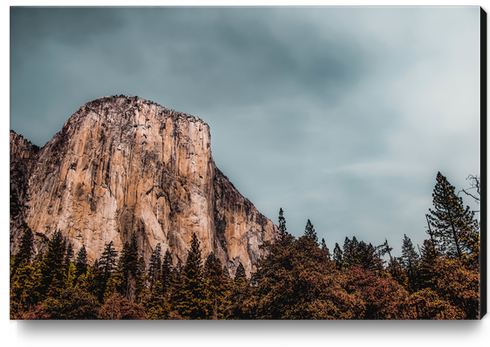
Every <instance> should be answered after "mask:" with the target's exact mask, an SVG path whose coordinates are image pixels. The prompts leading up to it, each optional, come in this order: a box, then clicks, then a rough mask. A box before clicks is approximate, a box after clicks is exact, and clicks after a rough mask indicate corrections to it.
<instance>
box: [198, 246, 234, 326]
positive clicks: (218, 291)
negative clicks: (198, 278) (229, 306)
mask: <svg viewBox="0 0 490 347" xmlns="http://www.w3.org/2000/svg"><path fill="white" fill-rule="evenodd" d="M204 275H205V285H206V287H205V289H206V294H207V301H208V303H207V306H208V307H207V311H208V312H209V314H210V318H212V319H219V318H222V317H223V311H224V307H225V306H226V304H225V302H224V301H225V298H226V295H227V291H228V285H229V283H228V279H227V278H226V277H225V275H224V273H223V266H222V265H221V261H220V260H219V258H217V257H216V256H215V255H214V253H213V252H211V253H210V254H209V256H208V257H207V259H206V262H205V264H204Z"/></svg>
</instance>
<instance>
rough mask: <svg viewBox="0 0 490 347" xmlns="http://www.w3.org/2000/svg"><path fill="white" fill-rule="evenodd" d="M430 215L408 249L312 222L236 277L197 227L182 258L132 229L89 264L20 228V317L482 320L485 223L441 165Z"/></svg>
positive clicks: (62, 241)
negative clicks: (324, 231) (37, 247)
mask: <svg viewBox="0 0 490 347" xmlns="http://www.w3.org/2000/svg"><path fill="white" fill-rule="evenodd" d="M433 205H434V206H433V209H429V213H428V214H427V215H426V217H427V222H428V230H427V236H428V237H427V239H426V240H425V241H424V243H423V245H422V246H421V247H417V249H416V248H415V246H414V245H413V243H412V241H411V240H410V238H409V237H407V236H406V235H405V236H404V238H403V244H402V250H401V256H399V257H396V256H393V255H392V251H393V249H392V248H391V247H390V246H389V244H388V241H387V240H385V242H384V243H383V244H381V245H378V246H373V245H372V244H371V243H365V242H364V241H359V240H357V238H356V237H352V239H350V238H348V237H346V238H345V241H344V243H343V245H339V244H338V243H336V244H335V247H334V249H333V252H330V250H329V249H328V247H327V245H326V242H325V240H324V239H322V240H321V241H320V240H318V236H317V233H316V231H315V229H314V226H313V224H312V223H311V221H310V220H308V221H307V223H306V226H305V231H304V234H303V235H302V236H301V237H298V238H296V237H294V236H293V235H291V234H290V233H288V232H287V228H286V219H285V217H284V211H283V210H282V209H280V210H279V219H278V227H279V232H280V233H279V237H278V239H277V240H275V242H265V243H264V244H263V245H262V246H261V247H262V249H264V250H265V251H266V252H265V254H266V256H264V257H262V258H261V259H259V260H258V261H257V263H256V264H254V265H255V267H254V271H253V272H252V274H251V276H249V277H248V276H247V275H246V273H245V269H244V267H243V265H242V264H239V266H238V268H237V270H236V272H235V274H233V276H231V275H230V274H229V273H228V270H227V267H226V266H225V267H223V265H222V264H221V262H220V260H219V259H218V258H217V257H216V256H215V255H214V254H213V253H210V254H209V256H207V258H206V259H205V260H203V259H202V253H201V249H200V243H199V240H198V238H197V236H196V234H193V235H192V239H191V243H190V248H189V251H188V254H187V258H186V261H185V263H184V264H181V263H180V262H179V263H177V264H173V263H172V257H171V254H170V252H169V251H168V250H167V251H166V252H165V254H163V255H162V250H161V246H160V244H158V245H157V246H156V247H155V249H154V250H153V253H152V254H151V258H150V261H149V263H148V264H145V262H144V261H143V258H142V257H141V254H140V250H139V249H138V245H137V242H136V237H135V236H134V235H133V237H132V238H131V242H128V243H125V244H124V246H123V249H122V250H121V252H120V254H119V253H118V252H117V251H116V250H115V249H114V246H113V242H110V243H108V244H106V246H105V249H104V251H103V252H102V254H100V256H99V257H98V258H97V259H96V260H95V262H94V264H93V265H89V264H88V259H87V252H86V249H85V247H84V246H82V247H81V248H80V250H79V251H78V252H77V254H76V255H75V254H74V252H73V246H72V244H71V243H70V242H69V240H67V239H66V238H65V237H63V235H62V232H60V231H56V232H54V233H53V235H52V237H51V238H50V240H49V241H48V245H47V250H46V252H45V253H44V254H43V253H38V254H34V248H33V234H32V231H31V230H30V229H29V228H28V227H27V226H26V225H24V233H23V236H22V240H21V244H20V247H19V250H18V252H17V254H15V255H13V256H11V261H10V316H11V318H12V319H478V317H479V298H480V296H479V264H478V261H479V251H480V248H479V247H480V239H479V222H478V221H477V220H476V219H475V216H474V213H475V212H473V211H470V209H469V208H468V207H466V208H464V205H463V201H462V198H461V197H458V196H457V194H456V193H455V188H454V187H453V186H452V185H451V184H450V183H449V182H448V181H447V179H446V178H445V177H444V176H443V175H442V174H440V173H438V174H437V177H436V185H435V187H434V192H433Z"/></svg>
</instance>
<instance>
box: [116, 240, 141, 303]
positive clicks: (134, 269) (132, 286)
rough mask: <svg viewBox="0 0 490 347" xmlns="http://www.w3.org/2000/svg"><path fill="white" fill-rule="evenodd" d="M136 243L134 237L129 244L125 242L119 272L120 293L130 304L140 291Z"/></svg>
mask: <svg viewBox="0 0 490 347" xmlns="http://www.w3.org/2000/svg"><path fill="white" fill-rule="evenodd" d="M138 253H139V250H138V242H137V239H136V235H135V234H133V236H132V237H131V243H128V242H126V243H125V244H124V246H123V249H122V252H121V259H120V261H119V272H120V274H121V276H122V284H121V285H122V293H123V295H124V296H125V297H126V298H127V299H128V300H129V301H131V302H134V300H135V299H136V296H137V294H139V290H141V289H142V288H141V283H140V282H141V281H142V279H141V271H140V259H139V254H138Z"/></svg>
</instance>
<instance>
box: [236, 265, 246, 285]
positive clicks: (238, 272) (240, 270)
mask: <svg viewBox="0 0 490 347" xmlns="http://www.w3.org/2000/svg"><path fill="white" fill-rule="evenodd" d="M239 278H243V279H247V275H246V273H245V268H244V267H243V265H242V263H240V264H238V267H237V269H236V272H235V281H236V280H238V279H239Z"/></svg>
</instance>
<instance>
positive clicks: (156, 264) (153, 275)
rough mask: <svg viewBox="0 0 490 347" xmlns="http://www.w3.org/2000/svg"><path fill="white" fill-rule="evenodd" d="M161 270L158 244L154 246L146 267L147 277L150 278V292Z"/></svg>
mask: <svg viewBox="0 0 490 347" xmlns="http://www.w3.org/2000/svg"><path fill="white" fill-rule="evenodd" d="M161 269H162V248H161V247H160V243H158V244H157V245H156V246H155V249H154V250H153V252H152V254H151V257H150V264H149V266H148V276H149V278H150V290H151V288H153V285H154V284H155V283H156V281H157V280H158V278H159V277H160V271H161Z"/></svg>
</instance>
